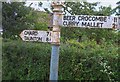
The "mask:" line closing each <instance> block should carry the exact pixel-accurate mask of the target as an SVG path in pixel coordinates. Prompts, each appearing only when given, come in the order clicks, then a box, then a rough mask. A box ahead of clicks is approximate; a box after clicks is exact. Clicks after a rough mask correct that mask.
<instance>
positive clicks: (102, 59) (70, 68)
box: [2, 40, 119, 81]
mask: <svg viewBox="0 0 120 82" xmlns="http://www.w3.org/2000/svg"><path fill="white" fill-rule="evenodd" d="M50 53H51V46H50V44H43V43H33V42H22V41H11V40H4V42H3V68H2V69H3V80H11V79H12V80H13V79H14V80H49V69H50V55H51V54H50ZM118 56H119V54H118V47H117V45H115V44H109V43H107V42H105V43H104V44H101V45H99V44H97V43H96V41H94V40H92V41H87V40H86V41H84V42H81V43H79V42H76V41H75V40H68V41H67V43H66V44H65V43H62V44H61V46H60V60H59V80H107V81H117V80H119V70H118V60H119V59H118Z"/></svg>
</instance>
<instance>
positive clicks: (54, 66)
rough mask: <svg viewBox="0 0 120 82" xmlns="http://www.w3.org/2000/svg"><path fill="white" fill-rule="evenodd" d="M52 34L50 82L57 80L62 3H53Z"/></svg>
mask: <svg viewBox="0 0 120 82" xmlns="http://www.w3.org/2000/svg"><path fill="white" fill-rule="evenodd" d="M52 6H53V8H54V9H53V33H54V36H55V37H56V41H52V52H51V62H50V80H54V81H57V80H58V63H59V48H60V28H59V20H60V16H61V14H62V3H60V2H53V4H52Z"/></svg>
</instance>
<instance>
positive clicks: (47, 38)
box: [20, 30, 52, 42]
mask: <svg viewBox="0 0 120 82" xmlns="http://www.w3.org/2000/svg"><path fill="white" fill-rule="evenodd" d="M20 37H21V38H22V40H23V41H38V42H52V38H51V37H52V31H38V30H24V31H22V32H21V34H20Z"/></svg>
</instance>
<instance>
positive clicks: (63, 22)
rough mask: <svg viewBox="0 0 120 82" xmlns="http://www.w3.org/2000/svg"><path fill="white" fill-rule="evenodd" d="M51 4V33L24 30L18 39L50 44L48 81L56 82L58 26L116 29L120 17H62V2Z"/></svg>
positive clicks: (119, 27)
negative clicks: (53, 81)
mask: <svg viewBox="0 0 120 82" xmlns="http://www.w3.org/2000/svg"><path fill="white" fill-rule="evenodd" d="M56 1H57V2H53V4H52V6H53V22H52V21H51V22H52V23H53V24H52V25H51V24H50V26H53V29H52V31H40V30H39V31H38V30H24V31H22V32H21V34H20V37H21V38H22V40H23V41H38V42H49V43H51V44H52V51H51V61H50V80H55V81H57V80H58V63H59V49H60V28H59V25H60V26H63V27H82V28H118V29H120V17H112V16H92V15H69V16H66V15H62V4H63V3H62V2H59V0H56Z"/></svg>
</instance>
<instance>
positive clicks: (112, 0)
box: [27, 0, 119, 11]
mask: <svg viewBox="0 0 120 82" xmlns="http://www.w3.org/2000/svg"><path fill="white" fill-rule="evenodd" d="M27 1H28V2H27V5H29V4H30V3H31V2H34V4H33V5H32V7H34V8H35V9H38V10H40V11H44V9H43V8H39V7H38V6H37V4H38V0H36V1H34V0H27ZM41 1H42V0H41ZM48 1H50V0H46V1H43V2H44V3H43V7H45V8H49V7H50V3H49V2H48ZM86 1H88V2H91V3H92V2H100V5H102V6H110V5H111V7H112V8H115V7H116V6H117V5H116V3H117V2H118V1H119V0H86Z"/></svg>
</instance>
